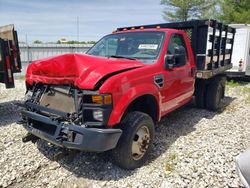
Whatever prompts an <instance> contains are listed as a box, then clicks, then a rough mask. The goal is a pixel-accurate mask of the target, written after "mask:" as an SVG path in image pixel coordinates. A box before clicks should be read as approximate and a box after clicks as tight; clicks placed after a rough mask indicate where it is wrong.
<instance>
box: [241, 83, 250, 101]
mask: <svg viewBox="0 0 250 188" xmlns="http://www.w3.org/2000/svg"><path fill="white" fill-rule="evenodd" d="M242 92H243V93H245V94H246V95H247V96H246V102H248V103H250V88H249V87H245V88H243V89H242Z"/></svg>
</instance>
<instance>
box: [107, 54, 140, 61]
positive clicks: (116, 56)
mask: <svg viewBox="0 0 250 188" xmlns="http://www.w3.org/2000/svg"><path fill="white" fill-rule="evenodd" d="M108 57H112V58H124V59H130V60H136V58H132V57H126V56H120V55H111V56H108Z"/></svg>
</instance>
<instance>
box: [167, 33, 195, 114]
mask: <svg viewBox="0 0 250 188" xmlns="http://www.w3.org/2000/svg"><path fill="white" fill-rule="evenodd" d="M180 52H181V53H183V54H185V56H182V57H183V58H179V57H178V55H179V54H176V53H180ZM166 56H167V57H170V59H169V60H168V61H169V64H172V65H171V66H172V67H171V68H168V69H166V70H165V71H164V78H165V79H164V85H165V87H164V89H163V93H162V94H163V100H162V101H163V105H162V106H163V111H164V112H163V113H164V114H165V113H167V112H169V111H172V110H173V109H176V108H177V107H179V106H180V105H182V102H184V101H185V100H186V99H187V98H189V97H190V95H192V88H193V79H194V77H193V75H192V74H191V71H190V70H191V66H190V62H189V57H188V53H187V47H186V43H185V40H184V38H183V35H182V34H176V33H174V34H172V35H171V36H170V39H169V43H168V46H167V51H166ZM171 57H172V58H171Z"/></svg>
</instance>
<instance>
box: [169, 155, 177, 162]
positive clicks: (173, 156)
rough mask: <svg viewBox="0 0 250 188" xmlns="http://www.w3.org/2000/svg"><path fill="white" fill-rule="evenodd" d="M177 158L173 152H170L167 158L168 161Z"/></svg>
mask: <svg viewBox="0 0 250 188" xmlns="http://www.w3.org/2000/svg"><path fill="white" fill-rule="evenodd" d="M176 158H177V155H176V154H175V153H174V154H171V155H170V156H169V160H170V161H174V160H175V159H176Z"/></svg>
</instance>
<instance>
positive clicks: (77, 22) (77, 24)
mask: <svg viewBox="0 0 250 188" xmlns="http://www.w3.org/2000/svg"><path fill="white" fill-rule="evenodd" d="M76 29H77V42H78V44H77V52H78V48H79V42H80V41H79V17H78V16H77V18H76Z"/></svg>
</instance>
